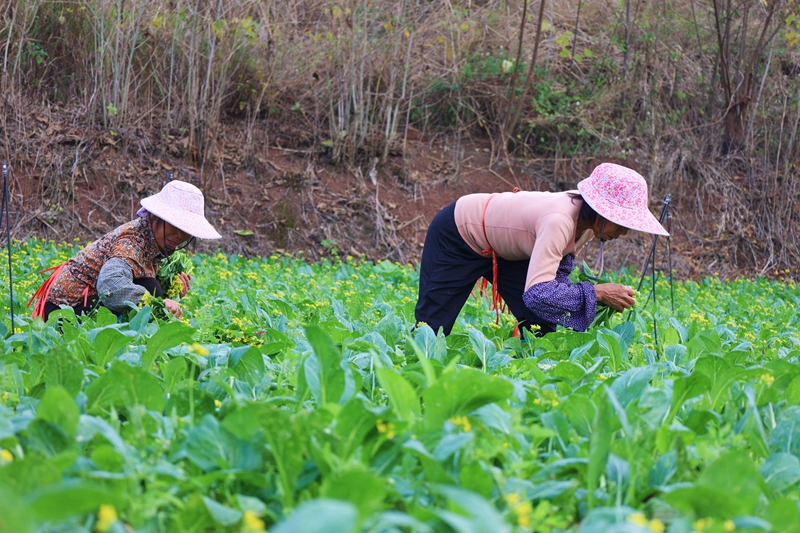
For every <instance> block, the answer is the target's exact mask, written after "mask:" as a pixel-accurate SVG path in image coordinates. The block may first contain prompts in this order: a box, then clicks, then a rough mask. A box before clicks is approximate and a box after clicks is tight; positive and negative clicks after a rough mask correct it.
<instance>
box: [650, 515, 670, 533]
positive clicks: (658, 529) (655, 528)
mask: <svg viewBox="0 0 800 533" xmlns="http://www.w3.org/2000/svg"><path fill="white" fill-rule="evenodd" d="M649 526H650V531H652V532H653V533H664V530H665V529H666V528H665V527H664V522H662V521H661V520H659V519H658V518H653V519H652V520H650V524H649Z"/></svg>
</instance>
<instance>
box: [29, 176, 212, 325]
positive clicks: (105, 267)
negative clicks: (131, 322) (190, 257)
mask: <svg viewBox="0 0 800 533" xmlns="http://www.w3.org/2000/svg"><path fill="white" fill-rule="evenodd" d="M141 204H142V208H141V209H140V210H139V211H138V212H137V213H136V215H137V219H136V220H133V221H131V222H128V223H126V224H123V225H122V226H120V227H118V228H117V229H115V230H113V231H111V232H110V233H107V234H106V235H104V236H103V237H101V238H100V239H98V240H96V241H95V242H93V243H92V244H90V245H88V246H87V247H86V248H84V249H83V250H81V251H80V252H78V253H77V254H76V255H75V257H73V258H72V259H70V260H69V261H67V262H66V263H64V264H62V265H60V266H58V267H55V268H54V269H52V270H53V273H52V274H51V275H50V277H49V278H48V279H47V281H45V282H44V284H42V286H41V287H39V290H37V291H36V294H34V295H33V298H31V301H30V302H29V303H28V306H29V307H30V305H31V304H32V303H33V302H34V300H38V301H37V302H36V305H35V307H34V311H33V313H32V315H33V317H37V316H40V317H42V319H43V320H47V317H48V315H49V314H50V313H51V312H53V311H55V310H57V309H59V308H60V307H61V306H70V307H72V308H73V309H74V310H75V314H76V315H80V314H82V313H85V312H89V311H91V310H93V309H95V308H96V307H97V306H98V305H102V306H104V307H107V308H109V309H110V310H112V311H114V312H122V311H124V310H125V309H126V308H127V303H126V302H131V303H134V304H138V303H139V302H140V301H141V300H142V297H143V296H144V293H145V292H146V291H148V292H150V293H151V294H152V295H153V296H158V297H161V296H163V292H164V291H163V289H162V287H161V285H160V284H159V283H158V281H157V280H156V274H157V272H158V269H159V265H160V263H161V261H162V260H163V259H164V258H166V257H169V255H170V254H171V253H172V252H174V251H175V250H179V249H181V248H184V247H185V246H186V245H188V244H189V243H190V242H191V240H192V239H194V238H198V239H219V238H220V234H219V233H217V231H216V230H215V229H214V228H213V226H211V224H209V222H208V221H207V220H206V218H205V207H204V198H203V193H202V192H200V189H198V188H197V187H195V186H194V185H192V184H190V183H186V182H184V181H179V180H172V181H170V182H169V183H167V184H166V185H165V186H164V188H163V189H161V192H159V193H157V194H154V195H152V196H148V197H147V198H144V199H142V201H141ZM178 276H179V278H180V280H181V282H182V284H183V290H182V291H181V293H180V296H181V297H183V296H185V295H186V293H187V292H188V291H189V289H190V288H191V281H190V280H191V277H190V276H188V275H187V274H185V273H181V274H178ZM164 308H165V309H166V310H167V311H169V312H171V313H172V314H173V315H174V316H175V317H177V318H180V317H181V316H183V311H182V310H181V307H180V305H179V304H178V302H176V301H174V300H171V299H168V298H165V299H164Z"/></svg>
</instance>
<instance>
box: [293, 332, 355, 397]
mask: <svg viewBox="0 0 800 533" xmlns="http://www.w3.org/2000/svg"><path fill="white" fill-rule="evenodd" d="M305 332H306V338H307V339H308V342H309V343H310V344H311V347H312V348H313V349H314V353H313V354H312V355H309V356H308V357H307V358H306V359H305V361H304V362H303V370H304V377H305V380H306V383H307V384H308V388H309V389H311V392H312V394H313V395H314V399H315V400H316V401H317V404H318V405H320V406H322V405H325V404H326V403H328V402H334V403H340V404H341V403H344V401H345V400H346V398H342V393H343V392H344V390H345V374H344V369H343V368H342V366H341V363H342V353H341V350H340V349H339V348H337V347H336V346H334V344H333V341H332V340H331V338H330V337H329V336H328V334H327V333H325V332H324V331H323V330H322V329H320V328H318V327H316V326H306V327H305Z"/></svg>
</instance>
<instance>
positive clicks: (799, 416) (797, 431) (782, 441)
mask: <svg viewBox="0 0 800 533" xmlns="http://www.w3.org/2000/svg"><path fill="white" fill-rule="evenodd" d="M769 447H770V449H771V450H772V451H774V452H784V453H790V454H792V455H794V456H795V457H797V458H800V407H798V406H792V407H789V408H788V409H786V410H785V411H784V412H783V415H782V416H781V418H780V420H779V421H778V425H777V426H775V429H773V430H772V433H771V434H770V437H769Z"/></svg>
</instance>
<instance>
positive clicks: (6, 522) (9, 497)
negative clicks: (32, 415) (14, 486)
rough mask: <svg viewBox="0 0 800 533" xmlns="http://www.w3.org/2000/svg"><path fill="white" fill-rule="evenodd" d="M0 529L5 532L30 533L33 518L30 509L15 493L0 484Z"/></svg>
mask: <svg viewBox="0 0 800 533" xmlns="http://www.w3.org/2000/svg"><path fill="white" fill-rule="evenodd" d="M0 531H3V532H5V533H31V532H32V531H33V520H32V517H31V515H30V510H29V509H27V507H26V506H25V505H24V504H23V503H22V500H21V499H20V498H19V497H18V495H17V494H14V493H13V492H12V491H10V490H8V489H6V488H5V487H2V486H0Z"/></svg>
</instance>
